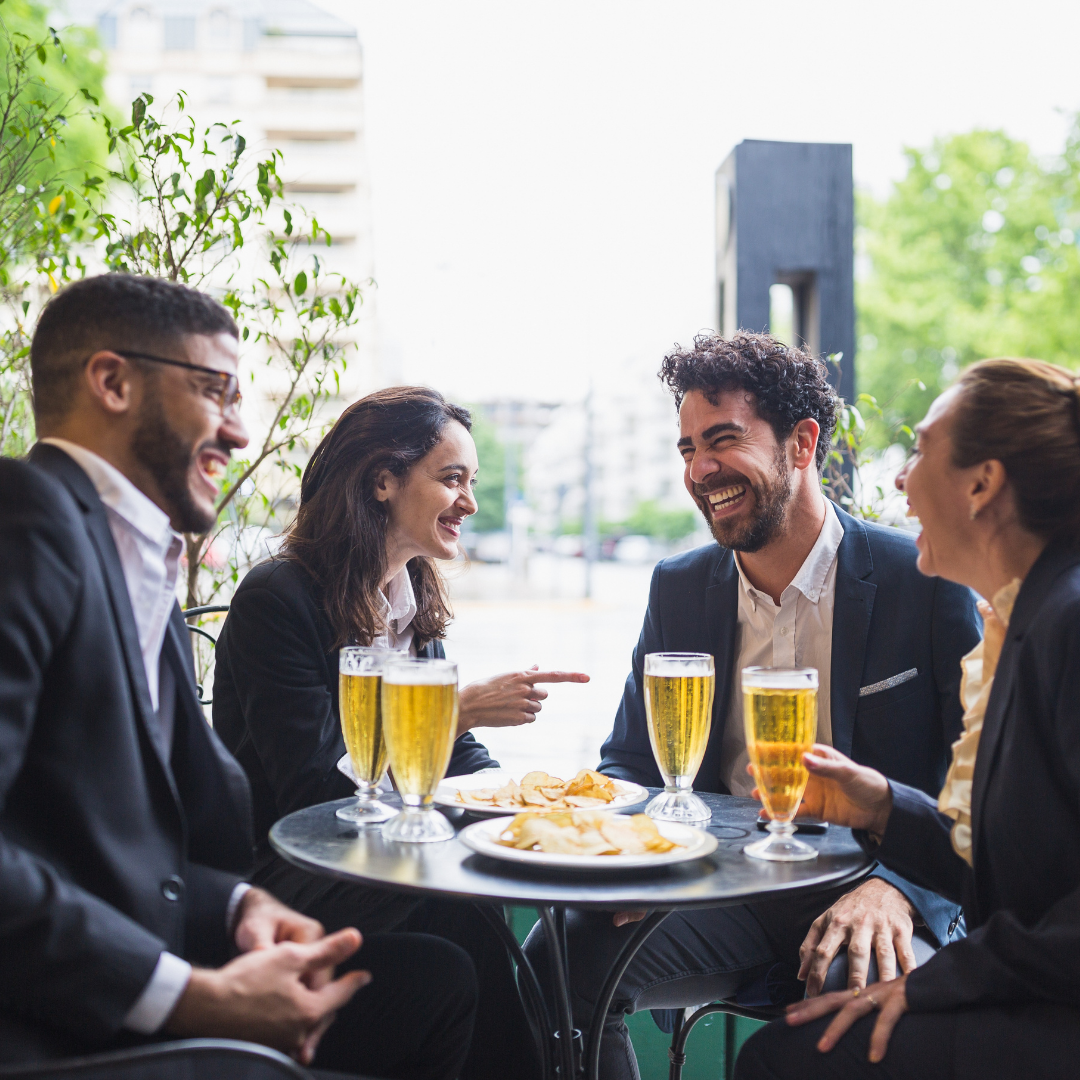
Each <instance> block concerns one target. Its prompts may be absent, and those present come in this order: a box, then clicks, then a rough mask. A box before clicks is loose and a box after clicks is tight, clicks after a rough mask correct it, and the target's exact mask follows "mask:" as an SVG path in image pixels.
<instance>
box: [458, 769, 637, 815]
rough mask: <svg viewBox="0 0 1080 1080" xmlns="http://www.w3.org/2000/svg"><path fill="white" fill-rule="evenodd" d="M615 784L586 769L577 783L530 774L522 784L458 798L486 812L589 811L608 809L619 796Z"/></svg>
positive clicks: (574, 780)
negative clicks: (603, 807)
mask: <svg viewBox="0 0 1080 1080" xmlns="http://www.w3.org/2000/svg"><path fill="white" fill-rule="evenodd" d="M618 793H619V792H618V789H617V788H616V786H615V783H614V781H612V780H610V779H608V777H606V776H604V775H602V774H601V773H598V772H593V771H592V769H582V770H581V772H579V773H578V774H577V776H575V777H574V779H573V780H569V781H567V780H560V779H559V778H558V777H557V776H551V775H550V774H549V773H546V772H541V771H539V770H538V771H536V772H530V773H526V774H525V775H524V776H523V777H522V778H521V783H520V784H519V783H517V782H516V781H514V780H511V781H510V783H508V784H504V785H503V786H502V787H501V788H475V789H474V790H472V791H459V792H458V793H457V798H458V801H459V802H462V803H464V804H465V805H466V806H482V807H483V808H484V809H485V810H491V809H493V808H494V809H499V810H532V811H534V812H539V813H549V812H551V811H553V810H585V809H589V808H591V807H601V806H606V805H607V804H608V803H609V802H611V801H612V799H614V798H615V796H616V795H617V794H618Z"/></svg>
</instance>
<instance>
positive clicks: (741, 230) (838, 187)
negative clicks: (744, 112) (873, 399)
mask: <svg viewBox="0 0 1080 1080" xmlns="http://www.w3.org/2000/svg"><path fill="white" fill-rule="evenodd" d="M854 228H855V202H854V188H853V184H852V177H851V146H850V145H849V144H846V143H787V142H763V141H760V140H757V139H747V140H746V141H744V142H741V143H739V145H738V146H736V147H735V149H734V150H732V152H731V153H730V154H729V155H728V156H727V158H726V160H725V161H724V163H723V164H722V165H721V166H720V168H719V169H717V171H716V277H717V300H718V311H717V315H718V319H717V325H718V326H719V328H720V332H721V333H723V334H724V335H725V336H728V335H730V334H733V333H734V332H735V330H737V329H743V330H755V331H761V330H767V329H768V328H769V289H770V287H771V286H773V285H776V284H783V285H790V286H791V289H792V294H793V298H794V318H793V323H794V332H795V336H796V338H797V339H798V340H799V341H800V342H805V344H806V345H808V346H809V347H810V348H811V349H812V350H813V351H814V353H815V354H817V355H822V356H823V355H828V354H830V353H843V360H842V361H841V378H840V385H839V387H838V389H839V391H840V393H841V394H842V395H843V397H844V398H845V399H846V400H848V401H853V400H854V398H855V287H854V286H855V283H854V275H853V271H854V236H855V233H854Z"/></svg>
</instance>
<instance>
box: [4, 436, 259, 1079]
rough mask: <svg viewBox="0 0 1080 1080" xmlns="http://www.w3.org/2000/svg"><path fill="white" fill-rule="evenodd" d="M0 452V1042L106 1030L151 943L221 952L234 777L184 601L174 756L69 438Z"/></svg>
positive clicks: (79, 1037)
mask: <svg viewBox="0 0 1080 1080" xmlns="http://www.w3.org/2000/svg"><path fill="white" fill-rule="evenodd" d="M31 461H32V462H33V464H26V463H24V462H18V461H11V460H3V461H0V808H2V809H0V867H2V871H0V1061H20V1060H29V1059H32V1058H35V1057H41V1056H50V1055H53V1054H58V1053H72V1052H77V1051H79V1050H85V1049H91V1048H95V1047H102V1046H107V1045H109V1044H110V1043H111V1042H114V1041H115V1038H116V1037H117V1036H118V1033H119V1032H120V1028H121V1025H122V1023H123V1020H124V1017H125V1016H126V1014H127V1012H128V1010H129V1009H130V1008H131V1006H132V1005H133V1004H134V1002H135V1000H136V999H137V998H138V997H139V995H140V994H141V993H142V991H143V989H144V988H145V986H146V983H147V981H148V980H149V978H150V975H151V973H152V972H153V970H154V967H155V965H156V964H157V961H158V957H159V955H160V954H161V952H162V950H165V949H167V950H169V951H170V952H173V953H176V954H177V955H179V956H183V957H186V958H187V959H189V960H193V961H197V962H201V963H206V964H220V963H222V962H224V961H225V960H226V959H227V958H228V956H229V954H230V943H229V941H228V939H227V932H226V927H225V914H226V906H227V904H228V900H229V896H230V895H231V893H232V890H233V888H234V887H235V885H236V884H237V882H238V881H240V880H241V879H240V877H239V875H240V874H241V873H242V872H243V871H244V870H245V869H246V868H247V867H248V865H249V864H250V862H251V854H252V839H251V805H250V796H249V793H248V786H247V781H246V779H245V778H244V775H243V772H242V771H241V770H240V769H239V768H238V766H237V765H236V762H234V761H233V760H232V758H230V757H229V755H228V753H227V752H226V750H225V748H224V747H223V746H222V745H221V744H220V742H219V741H218V740H217V738H216V737H215V736H214V734H213V732H212V731H211V730H210V727H209V725H208V724H207V723H206V721H205V719H204V718H203V716H202V713H201V710H200V708H199V705H198V701H197V700H196V697H195V685H194V672H193V663H192V658H191V646H190V644H189V642H188V633H187V630H186V628H185V627H184V623H183V620H182V618H181V617H180V613H179V609H176V610H174V612H173V617H172V621H171V623H170V625H169V628H168V632H167V634H166V639H165V645H164V656H165V658H166V661H167V662H168V663H170V664H171V665H172V667H173V673H174V675H175V679H176V684H177V688H178V689H177V707H176V715H175V719H174V742H173V747H172V753H171V756H170V755H169V754H168V753H166V751H165V749H164V747H163V746H161V745H159V743H158V741H157V730H158V729H157V727H156V725H155V723H153V721H154V719H155V717H154V715H153V713H152V711H151V705H150V696H149V690H148V688H147V683H146V675H145V670H144V667H143V660H142V654H141V651H140V649H139V639H138V631H137V629H136V626H135V620H134V616H133V615H132V610H131V602H130V600H129V598H128V592H127V586H126V584H125V581H124V574H123V570H122V568H121V565H120V560H119V556H118V555H117V553H116V547H115V545H114V543H113V539H112V534H111V533H110V531H109V525H108V521H107V519H106V516H105V508H104V506H103V505H102V503H101V500H100V499H99V498H98V496H97V492H96V491H95V490H94V487H93V484H92V483H91V482H90V479H89V477H87V475H86V474H85V473H84V472H83V471H82V469H80V468H79V466H78V465H77V464H76V463H75V462H74V461H73V460H72V459H71V458H70V457H69V456H68V455H67V454H65V453H64V452H63V451H62V450H59V449H58V448H56V447H53V446H48V445H39V446H37V447H35V448H34V450H33V452H32V454H31Z"/></svg>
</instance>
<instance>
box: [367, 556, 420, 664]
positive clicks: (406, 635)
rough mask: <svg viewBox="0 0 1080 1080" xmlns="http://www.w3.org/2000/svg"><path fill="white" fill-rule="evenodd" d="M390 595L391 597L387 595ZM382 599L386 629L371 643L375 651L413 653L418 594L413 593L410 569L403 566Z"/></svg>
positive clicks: (380, 593) (389, 583) (387, 586)
mask: <svg viewBox="0 0 1080 1080" xmlns="http://www.w3.org/2000/svg"><path fill="white" fill-rule="evenodd" d="M387 594H389V595H387ZM379 595H380V596H381V597H382V601H383V609H382V612H381V614H382V620H383V626H385V627H386V629H385V630H384V631H383V632H382V633H381V634H378V635H376V636H375V637H374V638H373V639H372V642H371V647H372V648H373V649H395V650H398V651H401V652H412V639H413V627H412V621H413V619H414V618H416V593H415V592H413V586H412V578H410V577H409V568H408V567H407V566H403V567H402V568H401V569H400V570H399V571H398V572H397V573H396V574H395V575H394V576H393V577H392V578H391V579H390V580H389V582H387V585H386V592H385V593H384V592H382V591H380V592H379Z"/></svg>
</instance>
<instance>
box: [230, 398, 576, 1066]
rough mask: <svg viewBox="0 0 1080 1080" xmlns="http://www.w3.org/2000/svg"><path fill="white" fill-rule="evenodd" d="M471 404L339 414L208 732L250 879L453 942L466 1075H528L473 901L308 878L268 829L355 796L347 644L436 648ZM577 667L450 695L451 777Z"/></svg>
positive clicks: (475, 765)
mask: <svg viewBox="0 0 1080 1080" xmlns="http://www.w3.org/2000/svg"><path fill="white" fill-rule="evenodd" d="M470 428H471V419H470V416H469V413H468V411H467V410H465V409H462V408H460V407H459V406H457V405H452V404H450V403H448V402H447V401H445V400H444V399H443V398H442V396H441V395H440V394H438V393H436V392H435V391H434V390H429V389H426V388H423V387H408V386H406V387H393V388H390V389H386V390H380V391H377V392H376V393H373V394H369V395H368V396H367V397H365V398H362V399H361V400H360V401H357V402H355V403H354V404H352V405H350V406H349V408H347V409H346V410H345V411H344V412H343V413H342V415H341V416H340V417H339V419H338V420H337V422H336V423H335V424H334V426H333V427H332V428H331V430H330V432H329V433H328V434H327V435H326V437H325V438H324V439H323V440H322V442H321V443H320V444H319V446H318V447H317V449H316V450H315V453H314V455H313V456H312V458H311V461H310V462H309V463H308V466H307V469H306V470H305V472H304V476H303V482H302V484H301V488H300V507H299V510H298V512H297V515H296V520H295V522H294V523H293V524H292V526H291V527H290V528H289V530H288V532H287V534H286V537H285V542H284V544H283V546H282V549H281V552H280V554H279V555H278V556H277V557H275V558H273V559H271V560H269V561H268V562H265V563H262V564H261V565H259V566H257V567H255V568H254V569H252V570H251V572H250V573H249V574H248V575H247V576H246V577H245V578H244V580H243V581H242V582H241V583H240V586H239V588H238V589H237V590H236V594H235V596H234V597H233V601H232V605H231V607H230V610H229V614H228V617H227V618H226V620H225V624H224V627H223V628H222V632H221V636H220V638H219V640H218V645H217V666H216V670H215V678H214V727H215V729H216V731H217V732H218V734H219V735H220V736H221V738H222V739H223V740H224V742H225V744H226V745H227V746H228V747H229V749H230V750H232V752H233V753H234V754H235V755H236V757H237V759H238V760H239V761H240V763H241V764H242V765H243V767H244V769H245V771H246V772H247V774H248V777H249V779H250V781H251V788H252V795H253V799H254V806H255V835H256V840H257V849H256V866H255V871H254V874H253V876H252V878H251V880H252V881H253V882H255V883H257V884H259V885H261V886H262V887H263V888H265V889H267V890H269V891H270V892H272V893H273V894H274V895H275V896H277V897H278V898H279V899H281V900H283V901H285V902H286V903H289V904H290V905H292V906H293V907H294V908H296V909H297V910H299V911H303V912H304V913H305V914H308V915H311V916H313V917H314V918H317V919H319V921H320V922H322V923H323V925H324V926H325V927H326V928H327V929H328V930H336V929H338V928H339V927H344V926H355V927H357V928H358V929H359V930H360V931H361V932H362V933H370V932H372V931H376V930H380V931H381V930H391V929H394V930H400V929H405V930H410V929H411V930H417V931H425V932H429V933H435V934H439V935H440V936H443V937H446V938H448V939H450V940H452V941H454V942H456V943H457V944H459V945H461V946H463V947H464V948H465V949H466V951H467V952H469V954H470V955H471V956H472V958H473V961H474V963H475V964H476V966H477V974H478V976H479V981H480V986H481V997H480V1004H479V1007H478V1011H477V1024H476V1033H475V1036H474V1040H473V1050H472V1051H471V1053H470V1057H469V1060H468V1061H467V1063H466V1069H465V1072H464V1073H463V1076H465V1077H470V1078H479V1077H492V1078H496V1077H498V1078H500V1080H502V1078H505V1077H509V1076H515V1077H519V1076H520V1077H527V1076H529V1075H531V1073H532V1072H533V1071H534V1068H535V1066H534V1064H533V1062H532V1061H531V1059H532V1057H533V1056H534V1055H533V1054H532V1053H531V1040H530V1036H529V1033H528V1028H527V1025H526V1023H525V1019H524V1016H523V1014H522V1013H521V1011H520V1006H519V1005H518V998H517V993H516V990H515V989H514V985H513V976H512V972H511V970H510V965H509V962H508V960H507V959H506V956H505V953H504V950H503V947H502V944H501V943H500V942H499V941H498V939H497V937H496V936H495V934H494V932H493V931H492V930H491V929H490V928H489V927H488V926H487V924H486V923H485V922H484V921H483V920H482V919H480V918H479V916H478V915H477V914H476V912H475V911H473V910H472V908H471V907H470V906H468V905H464V904H456V903H452V902H449V901H445V902H444V901H432V900H426V901H421V900H416V899H412V898H410V897H406V896H402V895H400V894H393V893H388V892H381V891H378V890H374V889H370V888H367V887H364V886H360V885H356V884H351V883H346V882H334V881H330V880H328V879H325V878H319V877H315V876H313V875H311V874H308V873H306V872H304V871H302V870H299V869H297V868H295V867H293V866H290V865H289V864H288V863H286V862H285V861H284V860H283V859H281V858H280V857H278V856H277V855H275V854H274V852H273V850H272V849H271V847H270V845H269V840H268V832H269V829H270V826H271V825H272V824H273V823H274V822H275V821H276V820H277V819H278V818H280V817H282V816H284V815H285V814H288V813H291V812H292V811H293V810H298V809H300V808H302V807H305V806H311V805H313V804H315V803H319V802H326V801H329V800H332V799H340V798H344V797H345V796H348V795H351V794H352V793H353V789H354V786H355V785H354V784H353V783H352V782H351V781H350V780H348V779H347V778H346V777H345V776H344V775H343V774H342V773H341V772H339V771H338V768H337V763H338V761H339V760H340V759H341V757H342V756H343V755H344V754H345V743H344V740H343V738H342V734H341V723H340V719H339V715H338V700H337V686H338V652H339V650H340V649H341V647H342V646H344V645H375V646H383V647H387V648H392V649H408V650H409V651H410V652H411V653H412V654H413V655H416V656H427V657H441V656H443V655H444V654H443V647H442V639H443V637H444V635H445V633H446V626H447V623H448V621H449V618H450V609H449V606H448V603H447V598H446V592H445V587H444V584H443V581H442V578H441V576H440V574H439V571H438V568H437V566H436V564H435V560H436V559H452V558H454V557H455V556H456V555H457V553H458V539H459V536H460V532H461V525H462V522H463V521H464V519H465V518H466V517H468V516H469V515H470V514H474V513H476V509H477V507H476V501H475V499H474V498H473V492H472V487H473V483H474V482H475V479H476V471H477V458H476V447H475V445H474V443H473V440H472V436H471V434H470ZM587 679H588V676H586V675H581V674H578V673H574V672H540V671H537V670H535V669H533V670H528V671H517V672H510V673H508V674H504V675H497V676H495V677H493V678H491V679H487V680H484V681H483V682H479V683H474V684H471V685H470V686H466V687H464V688H463V689H462V691H461V712H460V720H459V725H458V738H457V740H456V742H455V744H454V751H453V756H452V758H451V760H450V766H449V769H448V773H449V774H450V775H460V774H462V773H469V772H476V771H477V770H479V769H483V768H488V767H491V766H494V765H496V764H497V762H495V761H493V760H492V759H491V757H490V756H489V755H488V752H487V750H486V749H485V748H484V746H483V745H481V744H480V743H479V742H477V741H476V739H475V738H474V737H473V735H472V733H471V731H470V730H469V729H470V728H473V727H478V726H485V727H502V726H512V725H517V724H524V723H529V722H530V721H532V720H534V719H535V717H536V714H537V713H538V712H539V710H540V708H541V701H542V700H543V699H544V698H545V697H546V696H547V695H546V692H545V691H544V690H542V689H540V688H539V687H538V686H537V683H539V682H568V681H570V682H585V681H587Z"/></svg>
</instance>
